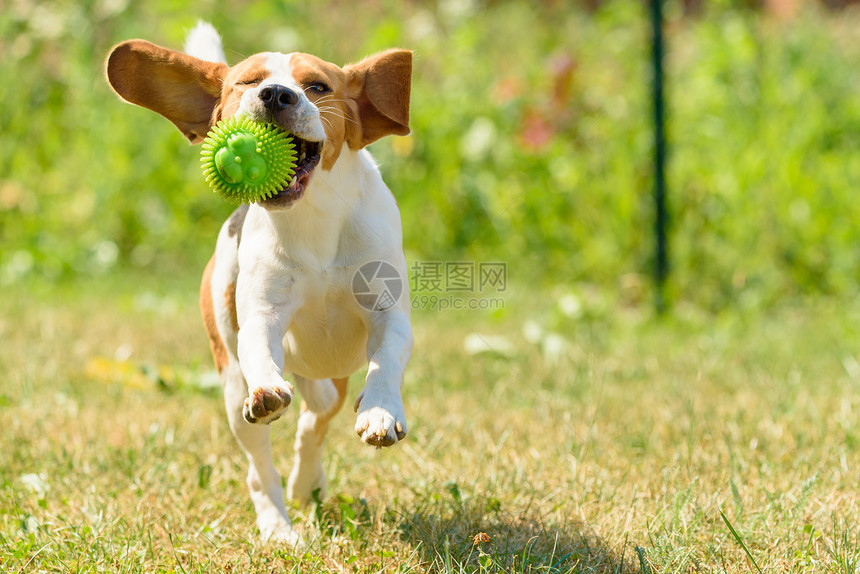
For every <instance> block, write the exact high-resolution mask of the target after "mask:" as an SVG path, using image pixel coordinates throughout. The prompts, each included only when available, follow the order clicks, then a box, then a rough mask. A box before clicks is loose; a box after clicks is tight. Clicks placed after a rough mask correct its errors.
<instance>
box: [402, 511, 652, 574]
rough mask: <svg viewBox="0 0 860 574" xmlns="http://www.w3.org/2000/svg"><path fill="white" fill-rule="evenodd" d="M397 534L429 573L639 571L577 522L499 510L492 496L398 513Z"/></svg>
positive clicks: (564, 573)
mask: <svg viewBox="0 0 860 574" xmlns="http://www.w3.org/2000/svg"><path fill="white" fill-rule="evenodd" d="M400 534H401V537H402V538H403V540H404V542H406V543H408V544H409V545H411V546H413V547H414V548H416V549H417V552H418V553H420V554H422V562H423V563H424V564H426V565H427V566H428V567H429V571H431V572H446V573H447V572H457V573H459V572H481V573H483V572H488V573H491V572H492V573H494V572H524V573H525V572H535V573H536V572H546V573H561V574H567V573H570V574H573V573H578V572H597V573H607V574H608V573H613V574H615V573H622V572H630V573H632V572H639V571H640V568H639V566H638V563H637V564H636V565H635V566H634V565H633V563H632V562H631V557H630V556H629V555H628V556H623V555H619V554H618V553H617V552H614V551H613V549H611V548H610V547H609V545H608V544H606V542H605V541H603V540H602V539H601V538H599V537H597V536H596V535H594V534H593V533H591V532H589V529H588V528H587V526H585V525H583V524H578V523H575V522H572V521H565V522H564V523H559V522H558V521H554V520H548V521H545V520H544V519H543V518H542V517H540V516H536V515H534V513H533V512H532V513H530V512H529V511H525V512H523V513H522V514H512V513H507V512H503V511H502V510H501V509H500V505H499V504H498V501H496V500H494V499H490V500H474V501H466V502H458V503H457V504H455V505H451V506H449V507H448V508H444V509H443V508H440V506H439V505H428V507H427V508H424V509H421V510H419V511H417V512H415V513H413V514H412V515H411V516H403V517H402V518H401V524H400Z"/></svg>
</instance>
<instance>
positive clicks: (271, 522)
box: [222, 363, 299, 545]
mask: <svg viewBox="0 0 860 574" xmlns="http://www.w3.org/2000/svg"><path fill="white" fill-rule="evenodd" d="M222 380H223V381H224V404H225V406H226V408H227V417H228V419H229V421H230V429H231V430H232V431H233V435H234V436H235V437H236V440H238V441H239V444H240V445H241V447H242V449H243V450H244V451H245V455H246V456H247V458H248V463H249V468H248V478H247V485H248V490H249V491H250V493H251V501H252V502H253V503H254V510H255V511H256V513H257V526H258V527H259V528H260V535H261V536H262V537H263V539H264V540H276V541H279V542H287V543H289V544H291V545H295V544H296V543H298V542H299V536H298V534H297V533H296V532H295V531H294V530H293V529H292V526H291V525H290V519H289V517H288V516H287V509H286V506H285V505H284V493H283V490H282V488H281V475H280V474H279V473H278V471H277V469H276V468H275V465H274V463H273V462H272V448H271V439H270V433H271V427H270V426H269V425H255V424H251V423H249V422H247V421H246V420H245V419H244V417H243V416H242V409H243V407H244V404H245V397H247V395H248V387H247V385H246V384H245V380H244V378H243V377H242V373H241V370H240V369H239V365H238V363H232V364H231V365H230V366H229V367H228V368H227V370H226V371H225V373H224V374H222Z"/></svg>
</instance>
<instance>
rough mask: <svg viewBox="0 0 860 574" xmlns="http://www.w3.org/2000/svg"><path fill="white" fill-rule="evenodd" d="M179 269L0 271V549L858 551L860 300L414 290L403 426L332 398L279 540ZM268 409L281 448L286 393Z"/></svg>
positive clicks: (506, 565) (46, 557)
mask: <svg viewBox="0 0 860 574" xmlns="http://www.w3.org/2000/svg"><path fill="white" fill-rule="evenodd" d="M195 290H196V277H177V278H173V279H170V280H167V281H162V280H160V279H157V278H154V277H144V276H137V275H134V274H132V275H129V276H127V277H121V276H119V275H115V276H106V277H102V278H93V279H90V280H87V281H86V282H80V283H68V284H62V285H58V286H48V285H47V284H38V283H34V284H28V285H20V286H13V287H11V288H7V289H6V290H5V292H4V297H5V301H7V302H8V303H7V307H6V309H5V311H4V313H3V315H2V318H0V339H2V341H3V345H2V346H0V369H2V373H3V378H2V382H0V428H2V429H3V432H2V434H0V453H2V456H0V564H2V569H3V570H4V571H7V572H40V571H44V572H171V571H175V572H201V573H202V572H222V571H223V572H281V571H286V572H339V571H347V572H380V571H385V572H425V571H430V572H547V573H549V572H564V573H567V572H575V573H578V572H606V573H610V572H613V573H614V572H640V571H647V572H698V571H706V572H707V571H720V572H723V571H724V572H751V571H753V565H752V563H751V562H750V561H749V559H748V557H747V552H749V555H750V556H752V557H753V558H754V560H755V562H756V564H758V566H760V567H761V569H762V571H763V572H834V573H836V572H839V573H845V574H848V573H853V572H855V571H856V569H857V567H858V564H860V539H858V537H860V531H858V526H857V525H858V523H860V507H858V498H857V496H858V495H857V488H856V485H857V481H858V476H860V471H858V468H860V443H859V442H858V425H857V420H858V416H860V415H858V412H860V393H858V387H860V366H858V359H860V355H858V352H857V349H858V348H860V327H858V325H860V305H856V304H852V305H837V304H835V303H834V302H832V301H827V300H825V301H820V302H813V301H804V302H797V303H795V304H789V303H786V304H784V305H783V306H781V307H779V308H777V309H774V310H771V311H770V312H768V313H767V314H761V313H756V312H749V313H747V314H741V313H737V314H723V315H717V316H714V315H707V314H701V313H699V312H697V311H695V310H693V309H692V308H683V307H682V308H679V309H676V317H675V318H671V319H666V320H663V321H655V320H654V319H653V318H651V317H649V316H647V314H643V313H642V312H641V311H640V310H637V309H635V308H629V307H625V306H624V305H623V304H621V303H619V302H617V301H614V300H609V299H606V298H604V296H602V295H600V291H596V290H593V289H591V288H589V287H588V286H575V287H572V288H570V289H566V290H564V291H558V292H549V291H548V292H537V293H535V292H531V291H530V290H527V289H524V288H522V287H521V286H520V287H519V288H518V284H517V283H516V282H512V284H511V285H510V288H509V290H508V292H506V294H505V297H504V303H505V305H504V309H502V310H497V311H494V312H493V313H489V314H488V313H481V312H476V311H471V312H454V311H449V312H444V313H431V312H426V311H419V312H416V313H415V316H414V327H415V334H416V350H415V353H414V358H413V360H412V362H411V364H410V367H409V370H408V374H407V381H406V386H405V389H404V399H405V404H406V408H407V416H408V419H409V423H410V435H409V438H408V439H407V440H406V441H405V442H404V443H402V444H400V445H398V446H396V447H395V448H392V449H387V450H381V451H376V450H374V449H370V448H367V447H366V446H364V445H362V444H361V443H360V441H359V440H358V439H357V437H355V436H354V433H353V431H352V422H353V414H352V413H351V412H350V410H349V409H345V410H344V412H342V413H341V414H340V415H338V417H337V418H336V419H335V421H334V423H333V425H332V430H331V433H330V435H329V439H328V454H327V457H326V460H325V466H326V469H327V472H328V474H329V478H330V485H329V497H328V498H327V499H326V500H323V501H321V502H320V503H319V504H316V505H314V506H312V507H310V508H304V509H293V510H291V515H292V517H293V518H294V523H295V524H296V526H297V528H299V529H300V530H301V532H302V534H303V535H304V537H305V538H306V539H307V540H308V541H309V546H308V547H307V548H306V549H305V550H304V551H302V552H295V551H293V550H290V549H288V548H283V547H280V548H279V547H274V546H268V545H262V544H260V543H259V542H258V541H257V540H256V531H255V528H254V526H253V520H254V517H253V512H252V509H251V506H250V502H249V500H248V497H247V494H246V490H245V486H244V474H245V470H246V469H245V464H244V462H243V460H242V457H241V455H240V454H239V449H238V447H237V445H236V444H235V443H234V441H233V438H232V436H231V435H230V432H229V429H228V428H227V424H226V420H225V416H224V414H223V411H222V406H221V401H220V391H219V390H217V389H214V390H213V389H211V388H209V387H208V386H207V384H208V383H209V382H211V370H210V366H209V357H208V349H207V346H206V339H205V336H204V334H203V331H202V326H201V324H200V320H199V318H198V316H197V311H196V308H195V304H196V295H195ZM572 301H575V302H576V303H578V306H577V305H573V304H571V302H572ZM560 333H565V335H563V336H562V335H560ZM476 335H477V336H479V337H480V338H478V337H476ZM467 339H468V340H470V341H472V343H471V344H470V345H471V346H472V348H473V350H472V351H471V353H473V354H469V353H468V352H467V351H466V350H465V347H464V342H465V341H466V340H467ZM475 340H484V341H486V342H488V343H490V345H492V347H494V348H496V349H497V350H499V351H500V352H494V351H489V350H488V351H486V352H475V351H474V341H475ZM360 388H361V380H360V376H359V375H356V376H355V377H354V378H353V380H352V385H351V388H350V395H351V397H354V396H355V395H356V394H357V393H358V391H359V390H360ZM347 402H349V401H347ZM273 429H274V437H275V439H274V441H275V452H276V460H277V461H278V466H279V468H280V469H281V471H282V473H286V472H288V471H289V464H290V461H291V455H292V438H293V431H294V429H295V411H292V413H291V414H289V415H287V416H285V417H284V418H283V419H281V420H280V421H277V422H276V423H275V424H274V426H273ZM721 512H722V513H724V515H725V518H726V519H727V520H728V521H729V522H730V524H731V525H732V526H733V528H734V530H735V532H732V531H730V529H729V528H727V523H726V522H724V519H723V518H721V514H720V513H721ZM480 533H486V534H487V535H488V537H489V539H488V541H486V542H483V543H480V544H478V545H475V544H474V540H475V537H476V536H477V535H478V534H480ZM739 542H741V543H742V544H739Z"/></svg>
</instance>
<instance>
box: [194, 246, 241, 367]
mask: <svg viewBox="0 0 860 574" xmlns="http://www.w3.org/2000/svg"><path fill="white" fill-rule="evenodd" d="M214 269H215V256H214V255H213V256H212V259H210V260H209V264H208V265H206V270H205V271H203V280H202V281H201V282H200V313H201V314H202V315H203V325H204V326H205V327H206V332H207V333H208V334H209V348H210V349H212V357H213V358H214V359H215V368H216V369H218V373H219V374H220V373H221V372H222V371H223V370H224V369H225V368H226V367H227V364H228V363H229V362H230V359H229V357H228V356H227V347H226V346H225V345H224V341H222V340H221V335H219V334H218V323H217V322H216V320H215V305H213V303H212V271H213V270H214ZM228 292H229V289H228ZM234 298H235V286H234ZM233 308H234V309H235V304H234V305H233ZM234 313H235V311H234Z"/></svg>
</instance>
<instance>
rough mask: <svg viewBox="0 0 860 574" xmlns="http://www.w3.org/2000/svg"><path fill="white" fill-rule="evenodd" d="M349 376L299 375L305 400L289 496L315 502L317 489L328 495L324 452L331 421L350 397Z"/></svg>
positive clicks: (297, 431) (299, 387)
mask: <svg viewBox="0 0 860 574" xmlns="http://www.w3.org/2000/svg"><path fill="white" fill-rule="evenodd" d="M348 380H349V379H348V378H343V379H323V380H311V379H306V378H304V377H299V376H296V377H295V385H296V387H297V388H298V391H299V393H300V394H301V395H302V397H303V399H304V401H303V403H302V413H301V415H299V422H298V429H297V430H296V445H295V453H296V456H295V461H294V462H293V470H292V472H291V473H290V478H289V480H288V481H287V497H288V498H289V499H290V500H295V501H297V502H299V503H302V504H307V503H308V502H310V501H311V499H312V497H313V494H314V491H317V490H318V491H319V492H318V496H319V498H320V499H322V498H323V496H324V495H325V473H324V472H323V467H322V451H323V442H324V441H325V435H326V433H327V432H328V424H329V421H330V420H331V419H332V418H333V417H334V415H336V414H337V412H338V411H339V410H340V408H341V407H342V406H343V403H344V400H345V399H346V386H347V382H348Z"/></svg>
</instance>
